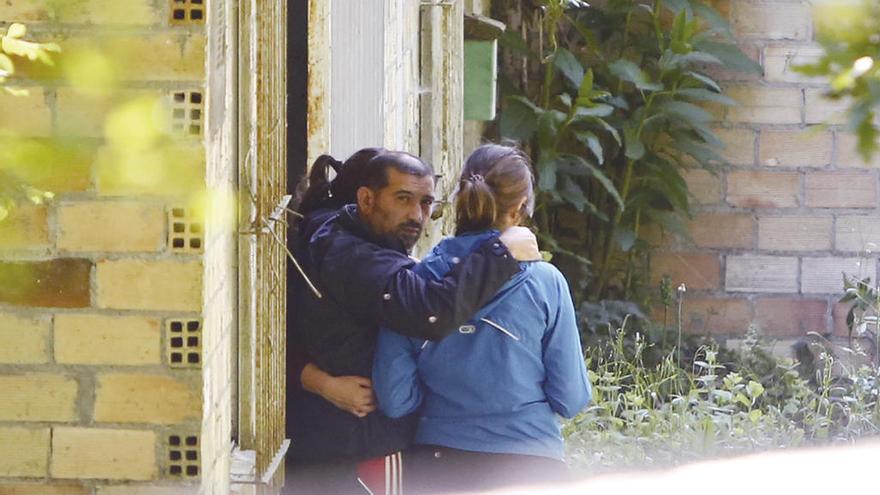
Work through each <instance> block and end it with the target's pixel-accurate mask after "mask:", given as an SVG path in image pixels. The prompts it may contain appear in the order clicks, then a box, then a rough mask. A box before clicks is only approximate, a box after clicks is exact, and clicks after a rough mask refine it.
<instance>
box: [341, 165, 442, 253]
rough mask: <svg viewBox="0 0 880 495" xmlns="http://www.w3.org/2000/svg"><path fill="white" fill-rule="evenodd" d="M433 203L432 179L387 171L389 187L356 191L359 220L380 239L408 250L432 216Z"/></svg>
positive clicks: (363, 188) (428, 176)
mask: <svg viewBox="0 0 880 495" xmlns="http://www.w3.org/2000/svg"><path fill="white" fill-rule="evenodd" d="M433 203H434V178H433V177H432V176H430V175H427V176H425V177H416V176H415V175H410V174H406V173H403V172H399V171H397V170H395V169H393V168H389V169H388V185H387V186H385V187H383V188H382V189H379V190H378V191H373V190H372V189H370V188H367V187H362V188H360V189H359V190H358V209H359V211H360V214H361V218H362V219H363V220H364V222H366V224H367V225H369V226H370V228H371V229H372V230H373V232H374V233H375V234H377V235H380V236H386V237H392V238H396V239H399V240H400V241H401V242H403V245H404V246H405V247H406V249H407V250H410V249H412V247H413V246H415V245H416V242H417V241H418V240H419V236H420V235H421V234H422V229H423V228H424V227H425V224H426V223H427V222H428V218H429V217H430V216H431V205H432V204H433Z"/></svg>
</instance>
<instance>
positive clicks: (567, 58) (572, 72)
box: [553, 48, 584, 88]
mask: <svg viewBox="0 0 880 495" xmlns="http://www.w3.org/2000/svg"><path fill="white" fill-rule="evenodd" d="M553 65H554V67H556V68H557V69H559V72H562V75H563V76H565V78H566V79H568V81H569V82H570V83H571V84H572V86H574V87H575V88H578V87H580V85H581V82H582V81H583V79H584V67H583V66H582V65H581V63H580V62H579V61H578V59H577V58H576V57H575V56H574V55H573V54H572V53H571V52H570V51H568V50H566V49H565V48H558V49H557V50H556V54H555V55H554V56H553Z"/></svg>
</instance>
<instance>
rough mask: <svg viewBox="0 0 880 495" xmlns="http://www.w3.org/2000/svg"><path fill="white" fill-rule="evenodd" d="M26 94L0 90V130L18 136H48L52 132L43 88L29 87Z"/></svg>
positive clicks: (50, 118) (50, 117)
mask: <svg viewBox="0 0 880 495" xmlns="http://www.w3.org/2000/svg"><path fill="white" fill-rule="evenodd" d="M29 89H30V94H29V95H27V96H12V95H10V94H8V93H6V92H5V91H0V108H2V109H3V111H0V130H2V131H6V132H12V133H13V134H15V135H18V136H48V135H49V134H51V132H52V116H51V115H50V113H49V107H48V106H46V99H45V97H44V96H43V90H42V89H39V88H29Z"/></svg>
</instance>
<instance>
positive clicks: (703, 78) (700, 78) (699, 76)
mask: <svg viewBox="0 0 880 495" xmlns="http://www.w3.org/2000/svg"><path fill="white" fill-rule="evenodd" d="M685 74H686V75H688V76H690V77H692V78H694V79H696V80H697V81H699V82H701V83H703V84H705V85H706V86H708V87H709V89H711V90H714V91H715V92H717V93H720V92H721V86H719V85H718V83H717V82H715V80H714V79H712V78H711V77H709V76H707V75H705V74H700V73H699V72H685Z"/></svg>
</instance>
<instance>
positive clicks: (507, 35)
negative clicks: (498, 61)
mask: <svg viewBox="0 0 880 495" xmlns="http://www.w3.org/2000/svg"><path fill="white" fill-rule="evenodd" d="M498 44H500V45H501V46H502V47H504V48H507V49H508V50H510V51H512V52H515V53H518V54H520V55H525V56H526V57H529V58H531V59H537V58H539V57H538V54H537V53H535V52H533V51H532V49H531V48H529V46H528V45H527V44H526V42H525V40H523V39H522V36H520V35H519V33H518V32H517V31H514V30H512V29H505V30H504V33H502V34H501V36H500V37H498Z"/></svg>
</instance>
